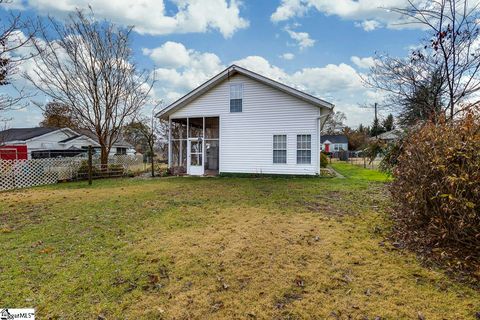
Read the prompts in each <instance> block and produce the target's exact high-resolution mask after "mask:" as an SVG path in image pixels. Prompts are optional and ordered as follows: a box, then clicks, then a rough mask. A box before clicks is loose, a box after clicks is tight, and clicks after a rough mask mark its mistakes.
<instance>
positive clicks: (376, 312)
mask: <svg viewBox="0 0 480 320" xmlns="http://www.w3.org/2000/svg"><path fill="white" fill-rule="evenodd" d="M335 169H336V170H338V171H339V172H341V173H342V174H343V175H344V176H346V179H338V178H333V179H312V178H295V179H280V178H277V179H275V178H264V179H248V178H163V179H158V180H144V181H142V180H134V179H130V180H104V181H95V182H94V184H95V185H94V187H92V188H89V187H87V186H86V185H85V184H84V183H71V184H62V185H57V186H53V187H44V188H36V189H31V190H28V191H20V192H11V193H2V194H0V197H1V202H0V250H1V252H2V259H1V264H0V302H1V303H0V304H1V306H9V307H28V306H33V307H35V308H37V311H38V316H39V318H40V319H95V318H97V317H98V316H99V315H101V316H103V317H104V318H106V319H119V318H121V319H123V318H128V319H136V318H141V319H162V318H165V319H206V318H213V319H225V318H240V319H255V318H256V319H308V318H331V319H347V318H348V317H349V316H350V317H351V318H353V319H363V317H368V318H369V319H373V318H375V317H376V316H379V317H381V318H382V319H384V318H387V319H402V318H404V319H414V318H419V317H425V318H426V319H472V318H474V317H475V312H478V311H480V302H479V301H480V293H478V292H476V291H474V290H472V289H470V288H468V287H466V286H463V285H461V284H458V283H455V282H453V281H451V280H449V279H448V278H447V277H446V276H445V275H444V274H443V273H442V272H441V271H439V270H431V269H426V268H424V267H422V266H421V265H420V263H419V262H418V261H417V260H416V258H415V256H414V255H413V254H410V253H408V252H404V251H400V250H397V249H395V247H393V246H392V245H390V244H389V243H388V242H387V241H385V240H384V239H385V237H386V235H387V234H388V230H389V228H390V221H389V220H388V218H387V215H386V213H385V212H386V210H387V209H388V206H389V203H388V199H387V198H386V196H385V193H384V185H383V182H384V181H385V180H386V178H385V177H384V176H383V175H381V174H379V173H377V172H373V171H369V170H363V169H361V168H357V167H350V166H348V165H335ZM419 315H420V316H419Z"/></svg>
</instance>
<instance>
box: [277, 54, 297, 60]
mask: <svg viewBox="0 0 480 320" xmlns="http://www.w3.org/2000/svg"><path fill="white" fill-rule="evenodd" d="M280 58H282V59H283V60H293V59H294V58H295V55H294V54H293V53H291V52H285V53H284V54H282V55H280Z"/></svg>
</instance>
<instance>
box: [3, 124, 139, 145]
mask: <svg viewBox="0 0 480 320" xmlns="http://www.w3.org/2000/svg"><path fill="white" fill-rule="evenodd" d="M55 131H69V132H70V133H72V134H73V136H71V137H68V138H65V139H63V140H60V141H57V142H58V143H66V142H68V141H71V140H74V139H78V138H81V137H86V138H87V139H90V140H91V141H92V142H93V143H95V144H96V145H98V139H97V137H96V136H95V134H93V133H92V132H90V131H89V130H86V129H70V128H44V127H35V128H11V129H7V130H4V131H0V143H5V142H11V141H27V140H30V139H34V138H37V137H40V136H43V135H45V134H47V133H51V132H55ZM113 146H114V147H125V148H133V146H132V145H131V144H130V143H128V142H126V141H125V139H124V138H123V136H122V135H120V136H119V137H118V139H117V141H116V142H115V143H114V144H113Z"/></svg>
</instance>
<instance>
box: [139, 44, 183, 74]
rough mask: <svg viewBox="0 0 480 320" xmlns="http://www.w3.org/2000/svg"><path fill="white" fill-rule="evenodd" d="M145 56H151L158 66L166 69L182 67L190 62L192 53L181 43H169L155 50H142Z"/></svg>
mask: <svg viewBox="0 0 480 320" xmlns="http://www.w3.org/2000/svg"><path fill="white" fill-rule="evenodd" d="M142 51H143V54H144V55H147V56H149V57H150V58H151V59H152V60H153V61H154V62H155V63H156V64H158V65H161V66H164V67H173V68H177V67H181V66H185V65H187V64H188V62H189V61H190V53H189V52H188V50H187V48H185V46H184V45H183V44H181V43H178V42H172V41H167V42H165V43H164V44H163V45H162V46H160V47H158V48H155V49H148V48H143V49H142Z"/></svg>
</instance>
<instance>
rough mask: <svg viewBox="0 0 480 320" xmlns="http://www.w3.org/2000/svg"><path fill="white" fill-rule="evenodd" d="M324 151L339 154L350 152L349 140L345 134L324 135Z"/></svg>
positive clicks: (322, 138) (322, 139)
mask: <svg viewBox="0 0 480 320" xmlns="http://www.w3.org/2000/svg"><path fill="white" fill-rule="evenodd" d="M321 142H322V151H325V152H338V151H348V138H347V136H346V135H344V134H329V135H322V137H321Z"/></svg>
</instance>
